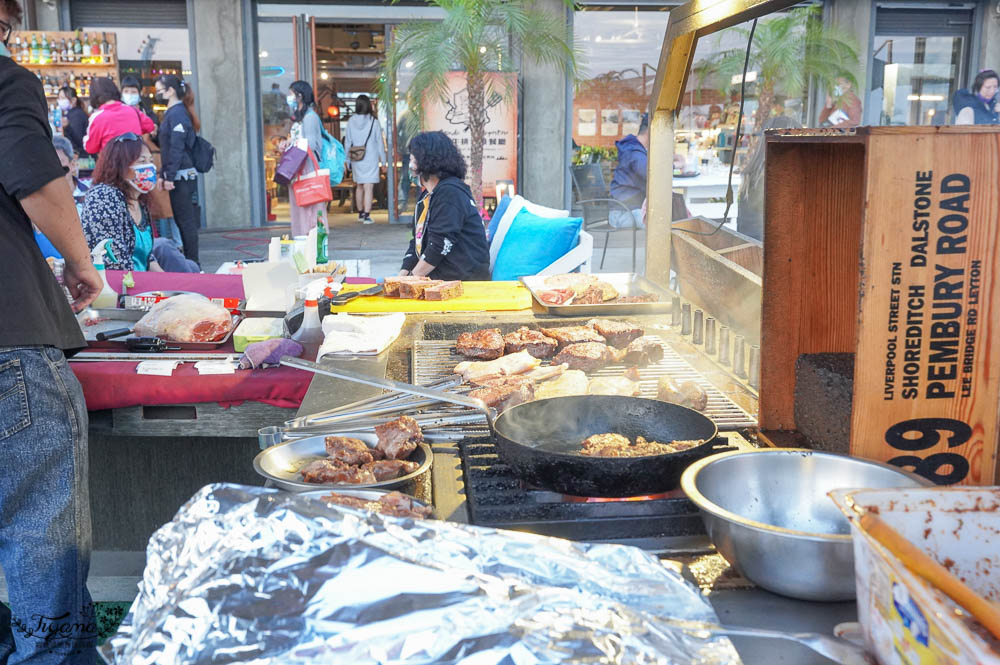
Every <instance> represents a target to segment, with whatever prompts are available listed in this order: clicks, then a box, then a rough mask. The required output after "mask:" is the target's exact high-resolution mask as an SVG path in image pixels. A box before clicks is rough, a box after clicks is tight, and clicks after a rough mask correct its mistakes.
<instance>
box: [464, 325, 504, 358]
mask: <svg viewBox="0 0 1000 665" xmlns="http://www.w3.org/2000/svg"><path fill="white" fill-rule="evenodd" d="M455 350H456V351H458V352H459V353H460V354H461V355H463V356H465V357H466V358H480V359H482V360H495V359H497V358H499V357H500V356H502V355H503V352H504V337H503V335H501V334H500V329H499V328H485V329H483V330H476V331H475V332H464V333H462V334H460V335H459V336H458V341H456V342H455Z"/></svg>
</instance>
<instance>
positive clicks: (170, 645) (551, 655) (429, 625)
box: [101, 484, 739, 665]
mask: <svg viewBox="0 0 1000 665" xmlns="http://www.w3.org/2000/svg"><path fill="white" fill-rule="evenodd" d="M668 618H674V619H685V620H696V621H711V622H714V621H715V620H716V616H715V612H714V611H713V609H712V607H711V605H710V604H709V603H708V601H707V600H706V599H705V598H704V597H703V596H702V595H701V594H700V593H699V591H698V590H697V588H695V586H694V585H692V584H690V583H688V582H687V581H685V580H684V579H683V578H682V577H681V576H680V575H679V574H678V573H676V572H675V571H672V570H670V569H668V568H666V567H664V566H663V565H662V564H661V563H660V562H659V561H658V560H657V559H656V558H654V557H653V556H650V555H649V554H646V553H645V552H643V551H642V550H639V549H637V548H634V547H626V546H621V545H583V544H579V543H573V542H570V541H565V540H559V539H556V538H546V537H543V536H535V535H531V534H524V533H518V532H513V531H500V530H496V529H486V528H480V527H474V526H467V525H461V524H454V523H450V522H443V521H435V520H417V519H405V518H392V517H383V516H380V515H376V514H373V513H367V512H364V511H359V510H354V509H351V508H345V507H342V506H334V505H327V504H325V503H323V502H322V501H320V500H317V499H310V498H306V497H301V496H297V495H295V494H290V493H285V492H280V491H276V490H270V489H264V488H258V487H244V486H240V485H221V484H220V485H209V486H207V487H205V488H203V489H202V490H201V491H199V492H198V493H197V494H196V495H195V496H194V497H193V498H192V499H191V500H190V501H188V502H187V503H186V504H185V505H184V506H183V507H182V508H181V509H180V511H179V512H178V513H177V515H176V516H175V517H174V519H173V520H172V521H171V522H169V523H167V524H166V525H164V526H163V527H161V528H160V529H159V530H158V531H157V532H156V533H155V534H154V535H153V537H152V538H151V539H150V542H149V547H148V549H147V563H146V570H145V573H144V575H143V580H142V582H141V584H140V585H139V595H138V597H137V598H136V600H135V602H134V603H133V605H132V608H131V611H130V612H129V614H128V616H127V617H126V619H125V621H124V622H123V623H122V625H121V627H120V628H119V630H118V632H117V633H116V634H115V635H114V636H113V637H112V638H110V639H109V640H108V642H107V643H105V645H104V646H103V647H102V648H101V655H102V656H103V657H104V659H105V660H106V661H108V662H113V663H129V664H146V663H149V664H151V663H171V664H172V665H186V664H188V663H190V664H195V663H198V664H201V663H205V664H208V663H211V664H212V665H219V664H221V663H236V662H240V663H274V664H277V663H282V664H291V665H299V664H302V665H304V664H307V663H308V664H313V663H315V664H323V665H329V664H330V663H350V664H352V665H362V664H368V663H393V664H403V663H407V664H409V663H462V664H463V665H490V664H498V665H499V664H501V663H503V664H505V665H506V664H511V665H529V664H530V665H540V664H542V663H569V662H573V663H630V664H631V663H638V664H642V665H654V664H662V665H667V664H682V663H683V664H688V663H697V664H699V665H723V664H729V663H732V664H734V665H735V664H737V663H739V658H738V656H737V654H736V651H735V650H734V649H733V647H732V644H731V643H730V642H729V640H728V639H725V638H709V639H706V638H701V637H697V636H695V635H694V634H689V633H686V632H684V631H681V630H678V629H676V628H675V627H674V626H672V625H671V624H670V622H669V620H668Z"/></svg>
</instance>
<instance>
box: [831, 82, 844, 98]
mask: <svg viewBox="0 0 1000 665" xmlns="http://www.w3.org/2000/svg"><path fill="white" fill-rule="evenodd" d="M833 94H834V95H835V96H837V97H840V96H841V95H842V94H844V89H843V88H842V87H840V86H839V85H835V86H833Z"/></svg>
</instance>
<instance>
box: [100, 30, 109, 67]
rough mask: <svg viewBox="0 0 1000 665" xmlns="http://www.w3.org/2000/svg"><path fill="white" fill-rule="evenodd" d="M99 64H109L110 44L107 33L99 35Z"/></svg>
mask: <svg viewBox="0 0 1000 665" xmlns="http://www.w3.org/2000/svg"><path fill="white" fill-rule="evenodd" d="M101 62H103V63H105V64H110V63H111V44H109V43H108V33H106V32H102V33H101Z"/></svg>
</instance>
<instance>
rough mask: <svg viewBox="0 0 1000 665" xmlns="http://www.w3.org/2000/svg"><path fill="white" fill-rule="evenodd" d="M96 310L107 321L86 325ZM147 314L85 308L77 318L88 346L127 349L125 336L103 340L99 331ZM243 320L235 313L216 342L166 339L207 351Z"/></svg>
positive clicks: (222, 341) (187, 348) (124, 325)
mask: <svg viewBox="0 0 1000 665" xmlns="http://www.w3.org/2000/svg"><path fill="white" fill-rule="evenodd" d="M90 312H94V313H96V315H97V316H98V317H100V318H103V319H107V321H101V322H100V323H96V324H94V325H92V326H88V325H85V323H86V321H87V319H88V318H89V317H90V315H89V313H90ZM145 315H146V311H145V310H141V309H119V308H115V309H110V308H109V309H89V308H88V309H85V310H84V311H82V312H80V313H79V314H77V317H76V318H77V320H78V321H79V322H80V329H81V330H83V338H84V339H85V340H87V346H88V347H90V348H91V349H126V348H128V347H127V346H126V344H125V338H124V337H117V338H115V339H109V340H105V341H103V342H99V341H97V333H99V332H110V331H112V330H117V329H119V328H131V327H133V326H134V325H135V324H136V323H137V322H138V321H139V319H141V318H142V317H143V316H145ZM242 320H243V316H242V315H239V314H234V315H233V325H232V327H231V328H230V329H229V332H228V333H226V336H225V337H223V338H222V339H220V340H217V341H215V342H174V341H170V340H164V341H166V342H167V344H168V345H169V346H175V347H179V348H180V349H182V350H185V351H207V350H210V349H218V348H219V347H221V346H223V345H224V344H225V343H226V342H228V341H229V340H230V339H231V338H232V336H233V332H234V331H235V330H236V326H238V325H239V324H240V321H242Z"/></svg>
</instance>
